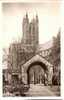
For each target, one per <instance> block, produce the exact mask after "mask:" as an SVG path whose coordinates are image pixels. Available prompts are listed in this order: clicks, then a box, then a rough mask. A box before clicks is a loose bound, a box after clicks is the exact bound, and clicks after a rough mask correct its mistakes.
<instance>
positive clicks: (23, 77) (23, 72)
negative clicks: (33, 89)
mask: <svg viewBox="0 0 64 100" xmlns="http://www.w3.org/2000/svg"><path fill="white" fill-rule="evenodd" d="M22 82H23V83H24V84H27V72H26V70H25V68H23V67H22Z"/></svg>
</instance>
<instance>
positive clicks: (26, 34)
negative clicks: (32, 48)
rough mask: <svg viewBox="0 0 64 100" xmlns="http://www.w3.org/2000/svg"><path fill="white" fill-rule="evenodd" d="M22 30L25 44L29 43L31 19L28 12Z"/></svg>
mask: <svg viewBox="0 0 64 100" xmlns="http://www.w3.org/2000/svg"><path fill="white" fill-rule="evenodd" d="M22 31H23V38H22V39H23V40H22V41H23V44H28V40H29V19H28V14H27V13H26V16H25V17H24V18H23V23H22Z"/></svg>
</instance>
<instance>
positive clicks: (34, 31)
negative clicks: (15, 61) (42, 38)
mask: <svg viewBox="0 0 64 100" xmlns="http://www.w3.org/2000/svg"><path fill="white" fill-rule="evenodd" d="M38 24H39V21H38V16H37V15H36V18H33V19H32V20H31V22H29V19H28V14H26V16H25V17H24V18H23V24H22V29H23V38H22V41H23V44H24V45H26V47H27V46H29V47H31V48H36V47H37V46H38V43H39V39H38V37H39V36H38V33H39V29H38V28H39V27H38Z"/></svg>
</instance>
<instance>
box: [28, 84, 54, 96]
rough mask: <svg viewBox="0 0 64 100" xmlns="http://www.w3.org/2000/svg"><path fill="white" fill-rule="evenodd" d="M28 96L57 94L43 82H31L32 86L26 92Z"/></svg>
mask: <svg viewBox="0 0 64 100" xmlns="http://www.w3.org/2000/svg"><path fill="white" fill-rule="evenodd" d="M26 96H55V94H54V92H52V91H51V90H49V89H48V88H47V86H44V85H43V84H35V85H34V84H30V88H29V91H28V92H26Z"/></svg>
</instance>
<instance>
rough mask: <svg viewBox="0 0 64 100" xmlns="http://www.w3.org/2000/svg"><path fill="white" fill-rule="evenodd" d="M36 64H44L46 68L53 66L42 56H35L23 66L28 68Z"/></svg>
mask: <svg viewBox="0 0 64 100" xmlns="http://www.w3.org/2000/svg"><path fill="white" fill-rule="evenodd" d="M34 62H42V63H43V64H45V65H46V66H51V67H52V66H53V65H52V64H51V63H50V62H48V61H47V60H46V59H44V58H43V57H41V56H40V55H38V54H37V55H35V56H33V57H32V58H31V59H30V60H28V61H27V62H26V63H25V64H23V65H22V66H24V67H28V66H29V65H30V64H32V63H34Z"/></svg>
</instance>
